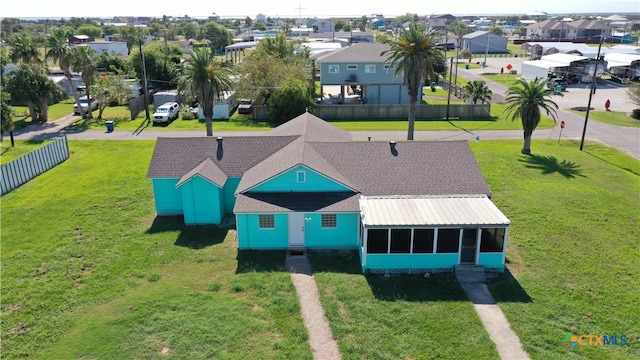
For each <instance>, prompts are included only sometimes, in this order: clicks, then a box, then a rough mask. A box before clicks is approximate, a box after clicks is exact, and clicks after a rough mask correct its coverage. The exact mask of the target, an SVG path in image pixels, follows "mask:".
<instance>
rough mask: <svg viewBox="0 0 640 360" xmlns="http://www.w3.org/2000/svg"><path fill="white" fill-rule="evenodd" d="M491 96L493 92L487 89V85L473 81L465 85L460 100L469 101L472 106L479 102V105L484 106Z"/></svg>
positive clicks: (480, 81)
mask: <svg viewBox="0 0 640 360" xmlns="http://www.w3.org/2000/svg"><path fill="white" fill-rule="evenodd" d="M492 94H493V92H492V91H491V90H490V89H489V87H487V83H485V82H484V81H482V80H473V81H470V82H468V83H467V85H465V87H464V94H463V95H462V100H464V101H467V100H471V101H472V102H473V103H474V104H477V103H478V101H480V103H482V104H484V103H485V102H487V101H491V95H492Z"/></svg>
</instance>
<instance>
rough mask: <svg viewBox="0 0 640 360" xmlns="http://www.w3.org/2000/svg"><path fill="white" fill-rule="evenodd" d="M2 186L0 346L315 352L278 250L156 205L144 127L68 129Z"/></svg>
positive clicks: (124, 351) (131, 354)
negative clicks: (244, 242) (33, 172)
mask: <svg viewBox="0 0 640 360" xmlns="http://www.w3.org/2000/svg"><path fill="white" fill-rule="evenodd" d="M70 149H71V153H72V154H71V158H70V159H69V160H67V161H65V162H64V163H62V164H60V165H59V166H57V167H55V168H54V169H52V170H50V171H48V172H46V173H45V174H43V175H40V176H39V177H37V178H36V179H34V180H32V181H30V182H29V183H27V184H25V185H23V186H21V187H20V188H18V189H16V190H14V191H12V192H11V193H9V194H7V195H4V196H3V197H2V203H1V211H2V224H1V226H2V228H1V229H2V243H1V245H0V246H1V260H2V261H1V263H2V285H1V286H2V304H1V309H2V323H1V331H2V334H3V336H2V356H3V358H7V359H11V358H35V359H80V358H82V359H105V358H107V359H109V358H114V359H115V358H121V359H150V358H159V357H163V356H165V355H166V356H169V357H170V358H185V359H198V358H199V359H211V358H226V359H241V358H242V359H245V358H252V359H273V358H282V359H310V358H311V350H310V348H309V346H308V344H307V341H306V340H307V333H306V329H305V327H304V325H303V323H302V318H301V316H300V313H299V305H298V302H297V298H296V295H295V289H294V287H293V285H292V283H291V280H290V276H289V274H288V272H286V271H285V269H284V256H285V254H284V252H264V253H263V252H260V253H251V252H249V253H238V252H237V250H236V246H237V245H236V239H235V232H234V231H228V230H226V229H220V228H214V227H188V226H184V225H183V222H182V219H179V218H162V219H159V218H155V216H154V208H153V200H152V190H151V184H150V182H149V181H148V180H147V179H146V178H145V174H146V170H147V167H148V164H149V160H150V157H151V153H152V150H153V142H151V141H133V142H118V141H83V142H77V141H70Z"/></svg>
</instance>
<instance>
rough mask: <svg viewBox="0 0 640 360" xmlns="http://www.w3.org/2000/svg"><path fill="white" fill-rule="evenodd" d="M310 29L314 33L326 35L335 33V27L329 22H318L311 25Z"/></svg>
mask: <svg viewBox="0 0 640 360" xmlns="http://www.w3.org/2000/svg"><path fill="white" fill-rule="evenodd" d="M312 28H313V32H314V33H327V32H335V31H336V26H335V25H334V24H333V22H331V21H329V20H318V21H316V22H315V23H314V24H313V25H312Z"/></svg>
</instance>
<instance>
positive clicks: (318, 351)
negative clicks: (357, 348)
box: [286, 256, 340, 360]
mask: <svg viewBox="0 0 640 360" xmlns="http://www.w3.org/2000/svg"><path fill="white" fill-rule="evenodd" d="M286 265H287V269H288V270H289V272H290V273H291V280H292V281H293V285H294V286H295V287H296V293H297V294H298V299H299V301H300V312H301V313H302V320H303V321H304V325H305V326H306V327H307V331H308V332H309V344H310V345H311V350H313V358H314V359H316V360H336V359H340V351H339V350H338V344H337V343H336V341H335V339H334V338H333V335H332V334H331V328H329V322H328V321H327V318H326V317H325V315H324V310H322V305H321V304H320V297H319V294H318V287H317V286H316V281H315V280H314V278H313V273H312V272H311V264H309V260H308V259H307V257H306V256H291V257H287V260H286Z"/></svg>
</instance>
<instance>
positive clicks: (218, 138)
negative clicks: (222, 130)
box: [216, 136, 222, 145]
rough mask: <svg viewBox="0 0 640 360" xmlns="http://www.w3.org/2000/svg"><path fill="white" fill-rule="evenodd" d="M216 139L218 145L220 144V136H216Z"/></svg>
mask: <svg viewBox="0 0 640 360" xmlns="http://www.w3.org/2000/svg"><path fill="white" fill-rule="evenodd" d="M216 141H218V145H221V144H222V136H218V137H217V138H216Z"/></svg>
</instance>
